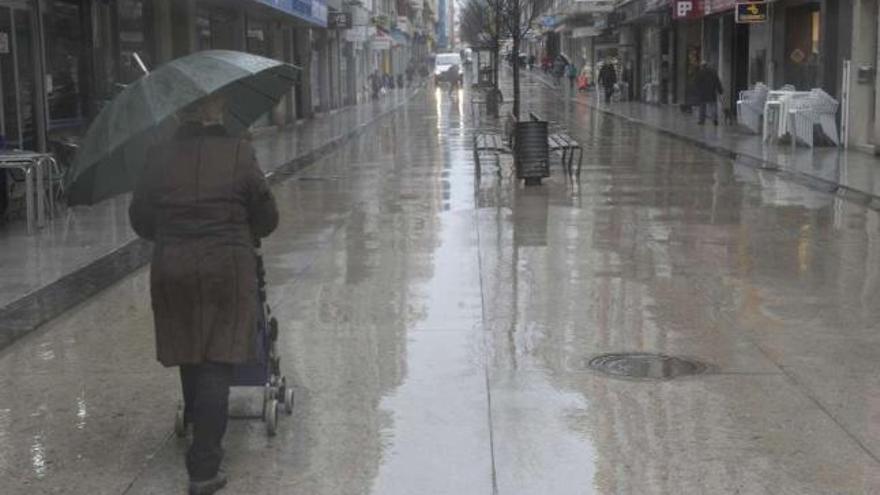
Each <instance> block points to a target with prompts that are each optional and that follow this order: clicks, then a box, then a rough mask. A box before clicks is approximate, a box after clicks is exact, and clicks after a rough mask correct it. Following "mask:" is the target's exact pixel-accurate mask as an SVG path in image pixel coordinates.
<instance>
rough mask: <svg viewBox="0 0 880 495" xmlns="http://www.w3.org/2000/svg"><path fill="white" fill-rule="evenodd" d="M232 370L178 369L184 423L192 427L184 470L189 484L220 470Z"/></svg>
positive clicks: (206, 365) (207, 365) (209, 367)
mask: <svg viewBox="0 0 880 495" xmlns="http://www.w3.org/2000/svg"><path fill="white" fill-rule="evenodd" d="M232 369H233V367H232V365H230V364H220V363H202V364H197V365H183V366H181V367H180V383H181V385H182V387H183V404H184V418H185V419H184V420H185V421H186V422H187V423H192V425H193V442H192V445H191V446H190V448H189V451H188V452H187V454H186V470H187V472H188V473H189V477H190V479H191V480H193V481H204V480H208V479H211V478H213V477H214V476H216V475H217V470H218V469H220V461H222V460H223V435H224V434H225V433H226V423H227V421H228V419H229V386H230V385H231V384H232Z"/></svg>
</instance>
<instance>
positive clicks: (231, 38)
mask: <svg viewBox="0 0 880 495" xmlns="http://www.w3.org/2000/svg"><path fill="white" fill-rule="evenodd" d="M196 30H197V32H198V44H199V45H198V46H199V50H236V49H238V47H237V46H235V16H234V15H233V14H232V13H230V12H227V11H225V10H219V9H212V8H208V7H200V8H199V10H198V14H197V16H196Z"/></svg>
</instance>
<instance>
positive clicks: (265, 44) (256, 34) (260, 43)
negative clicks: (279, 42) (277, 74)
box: [247, 18, 272, 57]
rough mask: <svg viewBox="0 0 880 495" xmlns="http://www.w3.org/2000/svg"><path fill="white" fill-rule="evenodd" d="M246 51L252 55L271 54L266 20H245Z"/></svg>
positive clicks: (267, 55)
mask: <svg viewBox="0 0 880 495" xmlns="http://www.w3.org/2000/svg"><path fill="white" fill-rule="evenodd" d="M247 51H248V53H253V54H254V55H262V56H264V57H271V56H272V44H271V32H270V31H269V24H268V23H267V22H264V21H257V20H254V19H250V18H249V19H248V20H247Z"/></svg>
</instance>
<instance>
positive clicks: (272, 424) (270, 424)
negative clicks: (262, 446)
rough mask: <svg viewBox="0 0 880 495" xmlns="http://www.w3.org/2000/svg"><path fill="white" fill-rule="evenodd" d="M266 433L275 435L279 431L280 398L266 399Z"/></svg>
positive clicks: (271, 435)
mask: <svg viewBox="0 0 880 495" xmlns="http://www.w3.org/2000/svg"><path fill="white" fill-rule="evenodd" d="M264 419H265V420H266V434H268V435H269V436H270V437H274V436H275V434H276V433H278V400H276V399H269V400H268V401H266V414H265V418H264Z"/></svg>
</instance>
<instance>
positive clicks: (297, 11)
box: [253, 0, 327, 27]
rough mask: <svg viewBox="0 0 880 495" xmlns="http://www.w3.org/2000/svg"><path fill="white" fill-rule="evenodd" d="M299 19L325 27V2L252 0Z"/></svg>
mask: <svg viewBox="0 0 880 495" xmlns="http://www.w3.org/2000/svg"><path fill="white" fill-rule="evenodd" d="M253 1H255V2H257V3H261V4H263V5H267V6H269V7H272V8H274V9H277V10H280V11H282V12H286V13H288V14H290V15H292V16H295V17H299V18H300V19H304V20H306V21H309V22H311V23H313V24H317V25H318V26H320V27H327V3H326V0H253Z"/></svg>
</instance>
